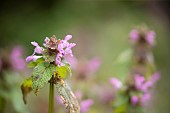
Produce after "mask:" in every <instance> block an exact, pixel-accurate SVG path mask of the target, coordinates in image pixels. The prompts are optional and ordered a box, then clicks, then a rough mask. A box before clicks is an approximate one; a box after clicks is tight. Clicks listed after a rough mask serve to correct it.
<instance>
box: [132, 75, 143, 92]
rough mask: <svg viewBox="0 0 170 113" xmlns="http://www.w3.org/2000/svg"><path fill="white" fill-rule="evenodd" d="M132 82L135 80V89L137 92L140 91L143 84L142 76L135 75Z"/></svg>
mask: <svg viewBox="0 0 170 113" xmlns="http://www.w3.org/2000/svg"><path fill="white" fill-rule="evenodd" d="M134 80H135V87H136V88H137V89H138V90H141V89H142V87H143V84H144V82H145V78H144V76H141V75H139V74H137V75H135V77H134Z"/></svg>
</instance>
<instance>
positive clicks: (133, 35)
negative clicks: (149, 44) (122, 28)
mask: <svg viewBox="0 0 170 113" xmlns="http://www.w3.org/2000/svg"><path fill="white" fill-rule="evenodd" d="M130 39H131V41H132V42H136V41H137V40H138V39H139V34H138V31H137V30H136V29H134V30H132V31H131V32H130Z"/></svg>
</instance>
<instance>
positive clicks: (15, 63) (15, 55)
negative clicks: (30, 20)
mask: <svg viewBox="0 0 170 113" xmlns="http://www.w3.org/2000/svg"><path fill="white" fill-rule="evenodd" d="M23 53H24V51H23V48H22V47H21V46H16V47H14V48H13V49H12V51H11V54H10V60H11V65H12V67H13V68H14V69H16V70H23V69H24V68H25V67H26V63H25V61H24V59H23V58H22V56H23Z"/></svg>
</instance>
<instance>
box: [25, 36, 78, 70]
mask: <svg viewBox="0 0 170 113" xmlns="http://www.w3.org/2000/svg"><path fill="white" fill-rule="evenodd" d="M71 38H72V35H67V36H66V37H65V38H64V40H60V39H58V40H57V39H56V37H55V36H52V37H51V38H48V37H46V38H45V40H44V44H43V45H44V47H45V48H43V47H40V46H39V45H38V43H36V42H31V44H32V45H33V46H35V49H34V52H33V54H32V55H31V56H28V57H27V58H26V61H27V62H30V61H34V62H35V61H36V60H37V59H39V58H42V57H43V58H44V59H45V60H46V61H49V62H54V61H55V64H56V65H58V66H59V67H60V66H63V65H64V64H65V63H64V59H65V57H66V56H71V57H72V56H73V54H72V50H71V49H72V47H74V46H75V45H76V44H75V43H69V42H68V41H69V40H70V39H71ZM36 54H39V55H36ZM47 55H48V56H51V59H46V56H47ZM48 58H49V57H48Z"/></svg>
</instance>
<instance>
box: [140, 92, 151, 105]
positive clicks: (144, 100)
mask: <svg viewBox="0 0 170 113" xmlns="http://www.w3.org/2000/svg"><path fill="white" fill-rule="evenodd" d="M150 99H151V94H150V93H144V94H143V96H142V97H141V100H140V101H141V104H142V106H145V105H146V103H147V102H148V101H149V100H150Z"/></svg>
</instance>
